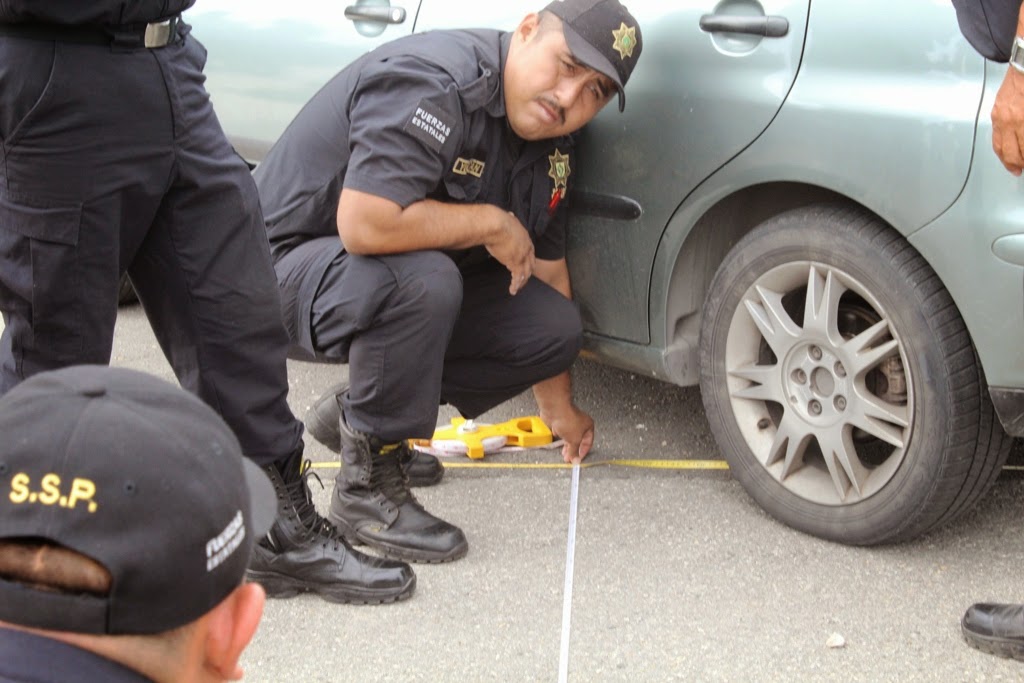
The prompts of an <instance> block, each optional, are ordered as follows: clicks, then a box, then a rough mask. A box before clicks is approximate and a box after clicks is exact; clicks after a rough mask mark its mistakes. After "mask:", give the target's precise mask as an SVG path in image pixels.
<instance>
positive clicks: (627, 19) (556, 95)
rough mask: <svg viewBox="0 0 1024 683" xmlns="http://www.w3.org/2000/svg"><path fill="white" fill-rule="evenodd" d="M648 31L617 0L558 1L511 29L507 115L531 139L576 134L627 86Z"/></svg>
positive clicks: (506, 77) (621, 102)
mask: <svg viewBox="0 0 1024 683" xmlns="http://www.w3.org/2000/svg"><path fill="white" fill-rule="evenodd" d="M642 50H643V36H642V35H641V33H640V26H639V24H637V22H636V19H634V18H633V15H631V14H630V13H629V10H627V9H626V8H625V7H623V6H622V5H621V4H620V3H619V2H618V0H554V2H551V3H550V4H549V5H547V6H546V7H545V8H544V9H543V10H541V11H540V12H539V13H535V14H530V15H527V17H526V18H525V19H523V21H522V22H520V24H519V26H518V27H517V28H516V30H515V32H514V33H513V35H512V42H511V44H510V46H509V52H508V57H507V59H506V61H505V66H504V71H503V86H504V96H505V113H506V116H507V117H508V121H509V125H510V126H511V127H512V130H513V131H515V133H516V134H517V135H519V137H521V138H523V139H524V140H541V139H546V138H555V137H560V136H563V135H568V134H569V133H573V132H575V131H577V130H579V129H580V128H582V127H583V126H584V125H586V124H587V123H588V122H589V121H590V120H591V119H593V118H594V117H595V116H596V115H597V113H598V112H599V111H601V109H603V108H604V106H605V105H606V104H608V102H610V101H611V100H612V98H613V97H614V96H616V95H617V96H618V102H619V111H622V110H623V108H624V107H625V105H626V94H625V91H624V88H625V85H626V81H627V80H629V77H630V75H631V74H632V73H633V69H634V67H635V66H636V63H637V60H638V59H639V58H640V52H641V51H642Z"/></svg>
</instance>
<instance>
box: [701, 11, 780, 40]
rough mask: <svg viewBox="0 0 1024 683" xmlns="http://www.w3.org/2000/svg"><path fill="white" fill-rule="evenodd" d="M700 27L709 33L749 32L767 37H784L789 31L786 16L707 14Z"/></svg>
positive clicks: (703, 17) (702, 18)
mask: <svg viewBox="0 0 1024 683" xmlns="http://www.w3.org/2000/svg"><path fill="white" fill-rule="evenodd" d="M700 28H701V30H702V31H707V32H708V33H747V34H750V35H753V36H764V37H765V38H782V37H783V36H785V35H786V34H787V33H789V20H788V19H786V17H764V16H754V17H737V16H729V15H725V14H705V15H704V16H702V17H701V18H700Z"/></svg>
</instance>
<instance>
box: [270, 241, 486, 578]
mask: <svg viewBox="0 0 1024 683" xmlns="http://www.w3.org/2000/svg"><path fill="white" fill-rule="evenodd" d="M279 276H280V273H279ZM461 299H462V279H461V277H460V275H459V272H458V269H457V268H456V267H455V264H454V263H452V261H451V259H450V258H448V257H447V256H445V255H444V254H442V253H440V252H429V251H428V252H412V253H407V254H395V255H391V256H378V257H364V256H354V255H350V254H347V253H345V252H343V251H342V252H340V253H339V254H338V255H337V257H336V258H335V260H334V262H333V263H332V264H331V266H330V267H329V268H328V270H327V272H326V274H325V275H324V277H323V279H322V281H321V282H320V284H319V289H318V290H317V291H316V294H315V297H314V299H313V301H312V310H311V320H310V327H311V331H312V336H313V345H314V347H315V350H316V351H317V352H319V353H320V354H321V355H324V356H328V357H332V358H336V359H338V360H341V361H346V360H347V361H348V363H349V381H350V386H349V388H348V390H347V391H341V392H340V394H339V395H338V396H337V397H328V398H327V399H325V400H324V401H322V402H321V406H327V407H328V408H333V409H334V410H333V411H328V410H326V409H324V410H322V411H320V412H319V413H318V414H317V415H315V417H317V419H318V420H320V423H321V424H325V423H324V422H323V415H324V414H326V413H328V412H333V413H334V415H335V416H336V417H335V420H336V424H337V425H338V426H337V427H336V428H335V429H336V430H337V433H338V436H337V437H334V435H333V433H332V434H331V435H330V437H331V438H332V439H333V438H336V439H337V442H338V443H339V446H340V449H341V456H342V467H341V472H340V473H339V475H338V478H337V480H336V485H335V488H334V495H333V497H332V498H331V513H330V517H329V519H330V520H331V522H333V523H334V524H336V525H337V526H338V528H339V529H340V530H341V531H342V532H343V533H344V534H345V535H346V536H348V537H349V538H351V539H358V540H360V541H362V542H364V543H367V544H370V545H373V546H374V547H376V548H377V549H379V550H381V551H382V552H384V553H385V554H386V555H388V556H391V557H398V558H401V559H405V560H410V561H415V562H445V561H449V560H454V559H457V558H459V557H462V556H463V555H465V554H466V552H467V550H468V549H469V545H468V543H467V542H466V537H465V535H464V534H463V533H462V531H461V530H460V529H458V528H457V527H455V526H453V525H451V524H448V523H447V522H444V521H443V520H440V519H438V518H436V517H434V516H432V515H430V514H429V513H428V512H427V511H426V510H424V509H423V507H422V506H421V505H420V504H419V503H418V502H417V501H416V498H415V497H414V496H413V495H412V493H411V492H410V491H409V487H408V479H407V475H406V473H405V471H404V470H403V466H402V463H403V461H408V460H409V459H410V454H409V452H408V451H409V449H408V446H407V445H406V442H405V440H406V439H408V438H412V437H422V436H429V435H430V434H432V433H433V431H434V425H435V423H436V421H437V406H438V396H439V394H440V390H441V373H442V366H443V358H444V353H445V349H446V347H447V345H448V341H449V338H450V335H451V329H452V325H453V324H454V322H455V319H456V316H457V315H458V310H459V305H460V302H461ZM336 390H337V389H336Z"/></svg>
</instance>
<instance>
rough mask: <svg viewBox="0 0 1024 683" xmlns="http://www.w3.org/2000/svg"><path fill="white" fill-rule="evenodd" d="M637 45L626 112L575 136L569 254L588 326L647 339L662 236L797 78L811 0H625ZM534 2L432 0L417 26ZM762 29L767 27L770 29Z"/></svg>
mask: <svg viewBox="0 0 1024 683" xmlns="http://www.w3.org/2000/svg"><path fill="white" fill-rule="evenodd" d="M626 5H627V6H628V8H629V10H630V12H632V13H633V15H634V16H635V17H636V19H637V21H638V22H639V23H640V26H641V28H642V30H643V38H644V47H643V56H642V57H641V60H640V62H639V65H638V66H637V69H636V71H635V72H634V74H633V76H632V78H631V80H630V82H629V84H628V85H627V87H626V91H627V95H628V96H627V98H626V99H627V105H626V110H625V112H624V113H621V114H620V113H619V111H618V108H617V107H615V106H614V105H613V106H609V107H606V108H605V110H604V111H602V112H601V113H600V114H599V115H598V117H597V118H596V119H594V121H592V122H591V123H590V124H589V125H588V126H587V127H586V128H585V129H584V131H583V133H582V134H581V136H580V146H579V155H578V162H577V164H578V166H579V168H578V169H575V172H576V173H577V177H576V181H577V182H576V190H577V192H576V196H575V197H574V199H573V218H572V221H571V228H570V239H569V253H568V258H569V262H570V271H571V274H572V278H573V290H574V293H575V297H576V299H577V300H578V302H579V304H580V307H581V310H582V313H583V319H584V325H585V327H586V329H587V330H588V332H590V333H591V334H599V335H602V336H608V337H614V338H618V339H623V340H627V341H631V342H636V343H641V344H647V343H650V332H649V323H648V315H649V295H650V282H651V270H652V265H653V262H654V256H655V252H656V251H657V248H658V242H659V240H660V239H661V236H662V233H663V232H664V230H665V227H666V225H667V224H668V222H669V219H670V218H671V217H672V214H673V212H674V211H675V210H676V208H677V207H678V206H679V205H680V204H681V203H682V201H683V200H684V199H685V198H686V196H687V195H688V194H689V193H690V192H692V191H693V190H694V189H695V188H696V187H697V186H698V185H699V184H700V183H701V181H703V180H704V179H705V178H707V177H708V176H710V175H711V174H712V173H714V172H715V171H716V170H717V169H718V168H720V167H721V166H722V165H723V164H725V163H726V162H728V161H729V160H730V159H731V158H733V157H734V156H736V155H737V154H738V153H739V152H741V151H742V150H743V149H744V148H745V147H747V146H748V145H749V144H750V143H751V142H752V141H754V140H755V139H756V138H757V137H758V135H760V133H761V132H762V131H764V129H765V128H767V126H768V124H769V123H770V122H771V121H772V118H773V117H774V116H775V114H776V112H778V110H779V108H780V107H781V106H782V103H783V101H784V100H785V99H786V95H787V93H788V92H789V89H790V87H791V86H792V84H793V81H794V79H795V78H796V73H797V69H798V67H799V64H800V56H801V53H802V50H803V43H804V34H805V31H806V26H807V15H808V11H809V5H810V2H809V0H681V1H676V2H666V1H665V0H628V2H626ZM538 6H542V5H538V4H537V3H536V2H523V1H522V0H513V1H511V2H504V3H500V5H498V4H491V3H480V2H472V1H468V0H467V1H465V2H428V3H425V4H424V6H423V7H422V8H421V10H420V18H419V19H418V21H417V26H416V30H417V31H421V30H427V29H431V28H442V27H468V26H491V27H496V28H507V29H511V28H513V27H515V25H516V23H517V22H518V20H519V19H521V18H522V17H523V16H525V15H526V14H527V13H528V12H530V11H532V10H536V9H537V8H538ZM765 34H769V35H765Z"/></svg>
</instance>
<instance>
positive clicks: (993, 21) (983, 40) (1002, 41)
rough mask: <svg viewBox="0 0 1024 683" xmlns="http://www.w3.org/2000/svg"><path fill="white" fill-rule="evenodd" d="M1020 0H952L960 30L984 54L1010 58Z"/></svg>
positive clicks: (995, 57)
mask: <svg viewBox="0 0 1024 683" xmlns="http://www.w3.org/2000/svg"><path fill="white" fill-rule="evenodd" d="M1020 3H1021V0H953V7H955V8H956V18H957V21H958V22H959V23H960V32H961V33H963V34H964V37H965V38H967V40H968V42H970V44H971V45H972V46H973V47H974V49H975V50H977V51H978V52H979V53H980V54H981V56H983V57H986V58H988V59H993V60H995V61H997V62H1005V61H1008V60H1009V59H1010V47H1011V45H1012V44H1013V37H1014V35H1016V33H1017V16H1018V13H1019V12H1020Z"/></svg>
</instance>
